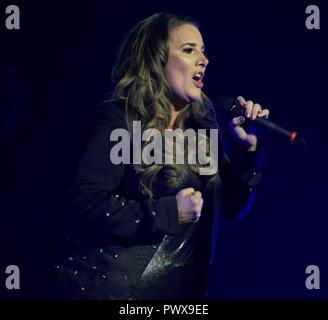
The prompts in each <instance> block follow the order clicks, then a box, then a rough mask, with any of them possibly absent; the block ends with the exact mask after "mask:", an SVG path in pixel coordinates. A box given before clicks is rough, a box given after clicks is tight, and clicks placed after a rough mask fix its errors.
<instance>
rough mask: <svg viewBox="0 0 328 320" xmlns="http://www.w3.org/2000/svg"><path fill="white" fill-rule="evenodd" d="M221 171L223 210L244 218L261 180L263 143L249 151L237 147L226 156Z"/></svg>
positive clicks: (235, 216) (233, 215)
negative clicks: (254, 149)
mask: <svg viewBox="0 0 328 320" xmlns="http://www.w3.org/2000/svg"><path fill="white" fill-rule="evenodd" d="M224 158H225V159H224V165H223V169H222V172H221V180H222V193H223V196H222V210H223V212H224V213H225V214H227V215H229V216H231V217H234V218H243V217H244V216H245V215H246V214H247V213H248V211H249V209H250V207H251V204H252V202H253V199H254V195H255V191H256V188H257V186H258V184H259V182H260V180H261V176H262V167H263V158H264V157H263V148H262V146H261V143H259V146H258V148H257V150H256V151H252V152H247V151H245V150H242V149H241V148H238V147H236V148H235V149H234V151H233V152H232V153H230V155H229V156H228V155H227V154H225V156H224Z"/></svg>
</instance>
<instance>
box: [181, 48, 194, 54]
mask: <svg viewBox="0 0 328 320" xmlns="http://www.w3.org/2000/svg"><path fill="white" fill-rule="evenodd" d="M183 52H185V53H188V54H191V53H193V52H194V49H193V48H184V49H183Z"/></svg>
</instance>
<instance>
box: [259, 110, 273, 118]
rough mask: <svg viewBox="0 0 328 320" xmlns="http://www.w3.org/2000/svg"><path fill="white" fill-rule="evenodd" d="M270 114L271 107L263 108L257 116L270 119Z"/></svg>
mask: <svg viewBox="0 0 328 320" xmlns="http://www.w3.org/2000/svg"><path fill="white" fill-rule="evenodd" d="M269 114H270V111H269V109H263V110H262V111H261V112H260V113H258V115H257V116H258V117H259V118H264V119H268V118H269Z"/></svg>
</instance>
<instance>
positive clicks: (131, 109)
mask: <svg viewBox="0 0 328 320" xmlns="http://www.w3.org/2000/svg"><path fill="white" fill-rule="evenodd" d="M185 24H191V25H193V26H196V27H197V28H198V27H199V24H198V22H197V21H195V20H194V19H192V18H189V17H184V16H177V15H172V14H167V13H156V14H154V15H152V16H150V17H148V18H147V19H145V20H142V21H140V22H139V23H138V24H136V25H135V26H134V27H133V28H132V29H131V30H130V31H129V32H128V33H127V34H126V36H125V39H124V41H123V42H122V44H121V46H120V48H119V50H118V54H117V59H116V64H115V66H114V68H113V70H112V80H113V83H114V85H115V89H114V92H113V96H114V98H116V99H118V100H122V101H124V102H125V108H126V120H127V126H128V129H129V131H130V134H131V136H132V134H133V133H132V121H136V120H140V121H141V123H142V130H146V129H150V128H156V129H158V130H159V131H160V132H161V133H162V134H164V130H165V129H167V128H168V127H169V123H170V119H171V109H170V105H171V102H170V101H172V93H171V90H170V86H169V84H168V82H167V80H166V78H165V73H164V69H165V66H166V63H167V61H168V54H169V35H170V31H171V30H172V29H173V28H175V27H178V26H181V25H185ZM205 119H207V120H208V121H207V123H209V122H211V123H213V122H214V123H216V120H215V112H214V108H213V106H212V104H211V101H210V100H209V99H208V98H207V97H206V95H205V94H204V93H202V101H200V102H195V103H193V104H192V107H191V105H190V104H189V105H186V106H185V107H184V108H183V109H182V110H181V111H180V113H179V115H178V117H177V119H176V121H175V124H174V127H175V128H181V129H186V127H187V126H188V123H189V124H190V121H191V122H193V123H194V124H195V123H198V124H201V123H203V124H204V123H206V121H204V120H205ZM208 145H209V143H207V149H208ZM185 154H186V153H185ZM188 165H189V166H190V168H191V169H192V171H194V172H198V173H199V166H198V165H197V164H196V165H195V164H194V165H192V164H188ZM134 167H135V169H136V171H137V172H139V173H140V174H141V178H140V188H141V191H142V192H143V193H144V194H146V195H148V196H149V197H150V198H152V197H153V190H152V184H153V181H154V178H155V177H156V175H157V174H158V172H159V171H161V170H162V169H164V170H166V176H167V178H168V180H169V183H170V184H173V185H174V183H175V182H176V181H177V177H178V176H179V171H180V170H181V169H182V167H181V165H179V164H173V165H165V166H164V165H162V164H156V163H154V164H151V165H145V164H141V165H135V166H134ZM214 176H215V175H212V176H204V177H205V178H206V179H207V180H208V181H207V182H208V183H211V182H212V180H213V178H214Z"/></svg>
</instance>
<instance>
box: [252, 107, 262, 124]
mask: <svg viewBox="0 0 328 320" xmlns="http://www.w3.org/2000/svg"><path fill="white" fill-rule="evenodd" d="M260 111H261V106H260V105H259V104H258V103H254V105H253V107H252V111H251V119H252V120H255V119H256V117H257V115H258V114H259V112H260Z"/></svg>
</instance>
